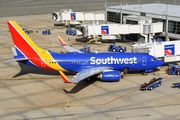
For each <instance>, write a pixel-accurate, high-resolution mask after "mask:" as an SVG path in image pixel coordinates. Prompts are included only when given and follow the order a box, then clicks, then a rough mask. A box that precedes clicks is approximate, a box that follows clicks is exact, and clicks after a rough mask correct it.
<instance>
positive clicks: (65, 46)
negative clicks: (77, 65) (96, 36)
mask: <svg viewBox="0 0 180 120" xmlns="http://www.w3.org/2000/svg"><path fill="white" fill-rule="evenodd" d="M58 38H59V41H60V43H61V45H62V46H63V47H64V48H66V49H67V50H68V51H69V52H78V53H83V52H81V51H80V50H77V49H75V48H73V47H71V46H67V44H66V43H65V42H64V41H63V39H62V38H61V37H60V36H58Z"/></svg>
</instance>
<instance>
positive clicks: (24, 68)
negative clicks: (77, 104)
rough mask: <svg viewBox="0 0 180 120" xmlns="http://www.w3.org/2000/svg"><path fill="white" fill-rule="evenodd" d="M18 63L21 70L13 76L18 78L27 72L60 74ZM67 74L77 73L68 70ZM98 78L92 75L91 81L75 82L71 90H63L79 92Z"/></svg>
mask: <svg viewBox="0 0 180 120" xmlns="http://www.w3.org/2000/svg"><path fill="white" fill-rule="evenodd" d="M18 64H19V66H20V68H21V70H20V72H19V73H17V74H16V75H15V76H13V78H16V77H19V76H22V75H25V74H28V73H33V74H43V75H53V76H54V75H55V76H60V74H59V72H58V71H53V70H46V69H42V68H39V67H35V66H30V65H26V64H23V63H19V62H18ZM65 74H66V75H67V76H68V75H75V73H73V72H67V73H65ZM97 80H98V78H97V77H95V76H92V77H91V80H90V81H87V80H83V81H80V82H79V83H77V84H74V85H75V86H74V87H73V88H72V89H71V90H70V91H67V90H65V89H63V91H64V92H65V93H67V94H68V93H77V92H79V91H81V90H82V89H84V88H86V87H87V86H89V85H91V84H93V83H94V82H95V81H97Z"/></svg>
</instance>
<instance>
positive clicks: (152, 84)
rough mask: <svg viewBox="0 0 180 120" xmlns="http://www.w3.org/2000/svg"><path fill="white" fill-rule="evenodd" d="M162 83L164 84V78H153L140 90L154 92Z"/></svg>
mask: <svg viewBox="0 0 180 120" xmlns="http://www.w3.org/2000/svg"><path fill="white" fill-rule="evenodd" d="M161 83H162V78H158V79H156V78H153V79H151V80H150V81H149V82H148V83H145V82H144V83H143V84H142V85H141V86H140V90H143V91H144V90H153V89H154V88H156V87H159V86H161Z"/></svg>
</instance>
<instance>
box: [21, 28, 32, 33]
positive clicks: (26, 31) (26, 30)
mask: <svg viewBox="0 0 180 120" xmlns="http://www.w3.org/2000/svg"><path fill="white" fill-rule="evenodd" d="M22 30H23V31H24V32H25V33H26V34H30V33H33V30H28V29H27V28H22Z"/></svg>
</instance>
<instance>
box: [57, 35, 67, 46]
mask: <svg viewBox="0 0 180 120" xmlns="http://www.w3.org/2000/svg"><path fill="white" fill-rule="evenodd" d="M58 38H59V41H60V43H61V45H62V46H67V44H66V43H65V42H64V41H63V39H62V38H61V37H60V36H58Z"/></svg>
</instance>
